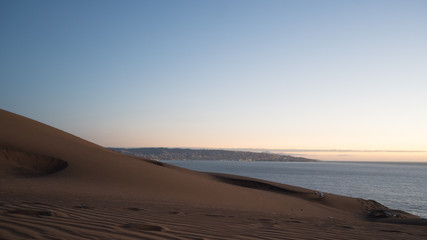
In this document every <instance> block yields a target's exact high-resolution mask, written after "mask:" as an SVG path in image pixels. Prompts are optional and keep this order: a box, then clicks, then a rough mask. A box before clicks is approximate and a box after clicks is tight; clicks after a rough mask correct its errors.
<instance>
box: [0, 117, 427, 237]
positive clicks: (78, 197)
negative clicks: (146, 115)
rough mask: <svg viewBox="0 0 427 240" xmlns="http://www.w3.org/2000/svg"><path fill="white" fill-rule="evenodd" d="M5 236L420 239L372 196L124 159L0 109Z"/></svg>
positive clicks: (0, 218) (417, 223) (416, 221)
mask: <svg viewBox="0 0 427 240" xmlns="http://www.w3.org/2000/svg"><path fill="white" fill-rule="evenodd" d="M0 132H1V135H0V148H1V149H0V169H1V170H0V239H423V238H426V237H427V228H426V222H425V220H424V219H421V218H419V217H417V216H413V215H411V214H408V213H405V212H402V211H399V210H392V209H388V208H387V207H386V206H383V205H381V204H379V203H377V202H375V201H372V200H364V199H358V198H351V197H346V196H338V195H334V194H324V193H321V192H318V191H316V190H310V189H304V188H299V187H294V186H290V185H286V184H279V183H275V182H269V181H264V180H258V179H253V178H248V177H240V176H233V175H226V174H218V173H202V172H196V171H191V170H187V169H183V168H179V167H175V166H172V165H169V164H166V163H161V162H157V161H153V160H149V159H143V158H137V157H132V156H127V155H123V154H120V153H117V152H114V151H112V150H109V149H106V148H103V147H101V146H99V145H96V144H94V143H91V142H88V141H86V140H83V139H81V138H78V137H76V136H73V135H71V134H68V133H66V132H63V131H61V130H59V129H55V128H53V127H50V126H47V125H45V124H43V123H40V122H37V121H34V120H31V119H28V118H25V117H22V116H19V115H16V114H13V113H10V112H7V111H4V110H0Z"/></svg>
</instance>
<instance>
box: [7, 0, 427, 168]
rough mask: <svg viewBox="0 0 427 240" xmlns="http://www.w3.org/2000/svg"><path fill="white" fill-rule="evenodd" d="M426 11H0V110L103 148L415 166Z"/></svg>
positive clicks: (134, 5) (391, 7) (39, 7)
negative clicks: (258, 151) (280, 152)
mask: <svg viewBox="0 0 427 240" xmlns="http://www.w3.org/2000/svg"><path fill="white" fill-rule="evenodd" d="M426 12H427V1H422V0H421V1H414V0H402V1H393V0H386V1H376V0H369V1H364V0H358V1H356V0H355V1H338V0H336V1H326V0H325V1H317V0H314V1H308V0H298V1H285V0H283V1H274V0H267V1H264V0H245V1H239V0H225V1H222V0H212V1H209V0H206V1H199V0H195V1H186V0H182V1H163V0H156V1H142V0H141V1H136V0H135V1H131V0H125V1H118V0H117V1H97V0H92V1H81V0H73V1H48V0H42V1H23V0H18V1H15V0H13V1H9V0H0V81H1V85H0V86H1V87H0V108H2V109H4V110H7V111H11V112H14V113H17V114H21V115H24V116H26V117H29V118H32V119H35V120H37V121H41V122H43V123H46V124H48V125H51V126H54V127H56V128H59V129H62V130H64V131H67V132H69V133H72V134H74V135H77V136H79V137H82V138H84V139H87V140H89V141H92V142H95V143H97V144H100V145H102V146H107V147H199V148H265V149H317V150H319V149H320V150H325V149H345V150H358V151H360V150H387V151H398V152H399V151H400V153H407V152H412V151H416V152H414V153H417V154H416V155H417V156H418V155H420V152H421V155H422V156H418V157H417V158H416V159H415V160H416V161H427V153H425V154H422V152H423V151H427V124H426V123H427V94H426V93H427V14H425V13H426ZM342 156H344V155H342ZM403 158H404V157H403ZM412 160H414V159H412Z"/></svg>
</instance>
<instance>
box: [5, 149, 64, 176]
mask: <svg viewBox="0 0 427 240" xmlns="http://www.w3.org/2000/svg"><path fill="white" fill-rule="evenodd" d="M67 166H68V163H67V162H66V161H64V160H61V159H58V158H54V157H49V156H43V155H39V154H35V153H29V152H25V151H19V150H15V149H11V148H8V147H1V146H0V178H1V177H38V176H45V175H49V174H52V173H55V172H58V171H60V170H62V169H64V168H66V167H67Z"/></svg>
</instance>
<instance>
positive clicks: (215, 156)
mask: <svg viewBox="0 0 427 240" xmlns="http://www.w3.org/2000/svg"><path fill="white" fill-rule="evenodd" d="M110 149H112V150H114V151H117V152H120V153H124V154H128V155H133V156H138V157H143V158H148V159H154V160H230V161H277V162H315V161H317V160H314V159H308V158H303V157H294V156H289V155H281V154H272V153H257V152H247V151H230V150H211V149H183V148H110Z"/></svg>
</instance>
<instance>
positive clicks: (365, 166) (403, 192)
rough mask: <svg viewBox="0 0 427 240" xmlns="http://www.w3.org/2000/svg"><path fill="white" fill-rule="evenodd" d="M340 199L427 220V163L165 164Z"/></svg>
mask: <svg viewBox="0 0 427 240" xmlns="http://www.w3.org/2000/svg"><path fill="white" fill-rule="evenodd" d="M164 162H166V163H169V164H173V165H176V166H179V167H184V168H188V169H192V170H197V171H204V172H220V173H229V174H235V175H241V176H248V177H253V178H259V179H265V180H269V181H274V182H279V183H284V184H289V185H294V186H300V187H304V188H309V189H313V190H318V191H322V192H327V193H334V194H339V195H345V196H351V197H357V198H363V199H373V200H375V201H377V202H379V203H381V204H383V205H385V206H387V207H389V208H392V209H399V210H403V211H406V212H409V213H412V214H415V215H418V216H420V217H423V218H427V163H371V162H370V163H366V162H310V163H290V162H237V161H204V160H199V161H164Z"/></svg>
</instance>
